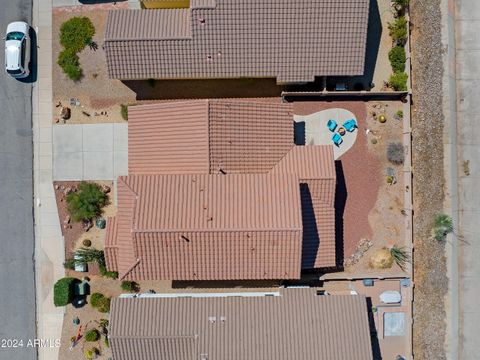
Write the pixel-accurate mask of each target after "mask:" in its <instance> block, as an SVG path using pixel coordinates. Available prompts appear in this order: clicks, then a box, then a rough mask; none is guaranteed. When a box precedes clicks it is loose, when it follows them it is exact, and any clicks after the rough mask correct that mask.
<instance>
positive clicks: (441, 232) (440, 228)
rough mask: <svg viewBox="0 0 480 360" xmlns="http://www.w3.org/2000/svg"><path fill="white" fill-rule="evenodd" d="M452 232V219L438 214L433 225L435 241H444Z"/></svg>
mask: <svg viewBox="0 0 480 360" xmlns="http://www.w3.org/2000/svg"><path fill="white" fill-rule="evenodd" d="M451 232H453V221H452V218H451V217H450V216H448V215H446V214H442V213H439V214H436V215H435V220H434V224H433V237H434V238H435V240H437V241H444V240H445V239H446V237H447V235H448V234H449V233H451Z"/></svg>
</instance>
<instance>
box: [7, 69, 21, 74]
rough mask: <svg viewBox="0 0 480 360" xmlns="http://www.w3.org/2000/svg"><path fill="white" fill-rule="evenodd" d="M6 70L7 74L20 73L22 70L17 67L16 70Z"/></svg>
mask: <svg viewBox="0 0 480 360" xmlns="http://www.w3.org/2000/svg"><path fill="white" fill-rule="evenodd" d="M7 72H8V73H9V74H13V75H17V74H21V73H22V70H21V69H17V70H10V69H7Z"/></svg>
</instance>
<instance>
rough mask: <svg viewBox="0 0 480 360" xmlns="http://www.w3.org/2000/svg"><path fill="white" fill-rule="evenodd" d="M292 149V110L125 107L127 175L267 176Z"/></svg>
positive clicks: (206, 104) (212, 105)
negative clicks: (233, 174) (223, 173)
mask: <svg viewBox="0 0 480 360" xmlns="http://www.w3.org/2000/svg"><path fill="white" fill-rule="evenodd" d="M186 144H188V146H186ZM293 145H294V144H293V114H292V105H291V104H273V103H267V102H251V101H250V102H249V101H238V100H197V101H183V102H164V103H158V104H151V105H141V106H131V107H129V112H128V157H129V159H128V160H129V161H128V163H129V173H130V174H179V173H182V174H190V173H193V174H204V173H211V174H215V173H220V172H221V171H224V172H227V173H229V174H231V173H258V172H268V171H269V170H270V169H271V168H272V167H273V166H274V165H275V164H276V163H277V162H279V161H280V160H281V159H282V157H283V156H284V155H285V154H286V153H287V152H288V151H289V150H290V149H291V148H292V147H293Z"/></svg>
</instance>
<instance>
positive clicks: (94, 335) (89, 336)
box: [85, 329, 100, 342]
mask: <svg viewBox="0 0 480 360" xmlns="http://www.w3.org/2000/svg"><path fill="white" fill-rule="evenodd" d="M98 339H100V333H99V332H98V330H97V329H92V330H89V331H87V333H86V334H85V340H86V341H89V342H94V341H98Z"/></svg>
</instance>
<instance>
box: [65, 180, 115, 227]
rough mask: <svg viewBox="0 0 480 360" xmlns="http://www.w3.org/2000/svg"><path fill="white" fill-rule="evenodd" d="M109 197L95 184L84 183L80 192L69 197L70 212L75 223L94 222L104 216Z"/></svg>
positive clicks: (79, 188) (80, 186) (80, 187)
mask: <svg viewBox="0 0 480 360" xmlns="http://www.w3.org/2000/svg"><path fill="white" fill-rule="evenodd" d="M107 204H108V197H107V195H106V194H105V193H104V192H103V191H102V189H101V187H100V186H99V185H98V184H95V183H88V182H82V183H80V185H79V187H78V190H77V191H76V192H72V193H70V194H68V195H67V205H68V211H69V213H70V215H71V216H72V220H73V221H81V220H92V219H93V218H95V217H97V216H100V215H101V214H102V211H103V210H102V209H103V207H104V206H105V205H107Z"/></svg>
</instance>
